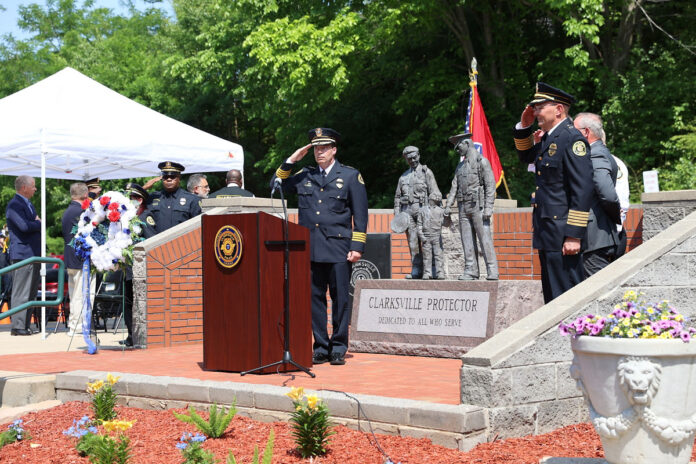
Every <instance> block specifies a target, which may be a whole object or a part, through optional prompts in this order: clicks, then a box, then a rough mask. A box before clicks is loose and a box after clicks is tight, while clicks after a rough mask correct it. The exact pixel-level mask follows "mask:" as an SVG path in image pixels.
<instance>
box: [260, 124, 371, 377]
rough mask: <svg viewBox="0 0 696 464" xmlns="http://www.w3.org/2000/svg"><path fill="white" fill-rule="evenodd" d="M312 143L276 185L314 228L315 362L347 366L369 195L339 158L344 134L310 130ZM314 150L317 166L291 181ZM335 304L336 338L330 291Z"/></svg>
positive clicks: (285, 165) (289, 163)
mask: <svg viewBox="0 0 696 464" xmlns="http://www.w3.org/2000/svg"><path fill="white" fill-rule="evenodd" d="M309 139H310V141H311V143H309V144H308V145H305V146H304V147H302V148H298V149H297V150H296V151H295V152H294V153H293V154H292V155H290V157H289V158H288V159H287V160H285V162H284V163H283V164H282V165H281V166H280V167H279V168H278V169H277V170H276V172H275V175H274V176H273V179H272V180H271V186H274V185H276V179H282V188H283V192H288V193H290V192H295V193H297V196H298V211H299V223H300V225H302V226H304V227H307V228H308V229H309V235H310V242H309V243H310V254H311V258H310V260H311V264H310V266H311V280H312V332H313V333H314V346H313V350H314V354H313V356H312V362H313V363H314V364H322V363H325V362H327V361H329V362H331V364H333V365H341V364H345V355H346V351H347V350H348V326H349V324H350V315H351V308H350V306H349V304H348V301H349V297H350V294H349V292H350V276H351V270H352V264H353V263H355V262H357V261H358V260H359V259H360V258H361V256H362V254H363V252H364V251H365V242H366V241H367V218H368V214H367V191H366V190H365V182H363V178H362V175H360V172H358V170H357V169H355V168H352V167H350V166H346V165H344V164H341V163H340V162H339V161H338V160H337V159H336V151H337V148H336V146H337V145H338V143H339V141H340V134H339V133H338V132H336V131H335V130H333V129H329V128H323V127H321V128H316V129H312V130H310V131H309ZM312 147H314V159H315V160H316V162H317V166H311V167H304V168H302V169H300V170H299V171H298V172H297V173H295V175H293V176H290V173H291V171H292V169H293V166H294V165H295V163H297V162H299V161H300V160H302V158H304V157H305V155H306V154H307V153H308V152H309V149H310V148H312ZM327 288H328V291H329V294H330V295H331V301H332V304H333V307H332V311H331V315H332V319H333V321H332V322H333V333H332V335H331V337H329V335H328V331H327V313H326V306H327V302H326V291H327Z"/></svg>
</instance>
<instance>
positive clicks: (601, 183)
mask: <svg viewBox="0 0 696 464" xmlns="http://www.w3.org/2000/svg"><path fill="white" fill-rule="evenodd" d="M573 125H574V126H575V128H576V129H577V130H579V131H580V133H581V134H582V135H583V136H584V137H585V138H586V139H587V141H588V142H589V144H590V157H591V159H592V180H593V183H594V186H595V192H596V193H597V195H596V201H595V202H594V204H593V205H592V208H591V209H590V218H589V220H588V222H587V235H586V238H587V247H586V248H585V251H584V252H583V255H582V259H583V268H584V272H585V278H587V277H589V276H591V275H592V274H594V273H596V272H598V271H599V270H601V269H603V268H604V267H606V266H607V265H608V264H609V263H611V262H612V261H614V260H615V259H616V258H617V257H618V255H619V254H618V245H619V243H620V239H619V233H618V231H617V229H616V225H617V224H621V204H620V202H619V196H618V195H617V193H616V176H617V173H618V170H619V167H618V165H617V164H616V161H614V157H612V156H611V153H610V152H609V149H608V148H607V146H606V145H604V142H602V135H603V133H604V128H603V127H602V119H601V118H600V117H599V115H597V114H594V113H580V114H578V115H577V116H576V117H575V120H574V121H573Z"/></svg>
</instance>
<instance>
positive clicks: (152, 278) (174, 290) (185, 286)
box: [146, 228, 203, 348]
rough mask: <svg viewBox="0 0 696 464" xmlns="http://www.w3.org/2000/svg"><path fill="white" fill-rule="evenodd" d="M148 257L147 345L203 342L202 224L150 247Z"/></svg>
mask: <svg viewBox="0 0 696 464" xmlns="http://www.w3.org/2000/svg"><path fill="white" fill-rule="evenodd" d="M146 260H147V264H146V265H147V346H148V348H150V347H158V346H172V345H178V344H182V343H202V342H203V290H202V285H203V277H202V261H201V230H200V228H198V229H196V230H193V231H191V232H188V233H185V234H184V235H181V236H179V237H177V238H175V239H173V240H171V241H169V242H167V243H166V244H163V245H161V246H159V247H158V248H155V249H153V250H150V251H149V252H148V253H147V255H146Z"/></svg>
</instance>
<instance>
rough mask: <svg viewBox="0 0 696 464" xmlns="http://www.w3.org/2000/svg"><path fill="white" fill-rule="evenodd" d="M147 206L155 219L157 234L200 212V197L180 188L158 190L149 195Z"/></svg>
mask: <svg viewBox="0 0 696 464" xmlns="http://www.w3.org/2000/svg"><path fill="white" fill-rule="evenodd" d="M147 208H148V209H149V210H150V213H152V217H153V218H154V219H155V231H156V232H157V233H158V234H159V233H160V232H164V231H165V230H167V229H170V228H172V227H174V226H175V225H177V224H181V223H182V222H184V221H188V220H189V219H191V218H192V217H194V216H197V215H199V214H201V198H200V197H199V196H198V195H194V194H192V193H189V192H187V191H186V190H183V189H181V188H179V189H177V190H175V191H174V192H171V193H170V192H166V191H159V192H155V193H153V194H152V195H150V199H149V202H148V204H147Z"/></svg>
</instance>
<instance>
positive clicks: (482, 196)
mask: <svg viewBox="0 0 696 464" xmlns="http://www.w3.org/2000/svg"><path fill="white" fill-rule="evenodd" d="M449 141H450V142H451V143H452V144H453V145H454V149H455V151H456V152H457V153H458V154H459V156H460V157H461V162H460V163H459V164H458V165H457V169H456V170H455V173H454V179H452V187H451V188H450V192H449V194H448V195H447V204H446V206H445V214H446V215H449V214H450V208H451V207H452V205H453V204H454V200H457V206H458V208H459V231H460V234H461V239H462V247H463V248H464V273H463V274H462V275H460V276H459V280H477V279H478V278H479V275H480V274H479V265H478V246H477V244H476V238H477V237H478V241H479V242H480V243H481V251H482V252H483V259H484V260H485V262H486V279H487V280H498V260H497V258H496V256H495V249H494V248H493V233H492V231H491V216H493V203H494V202H495V178H494V176H493V170H492V169H491V165H490V163H489V162H488V160H487V159H486V158H484V157H483V156H482V155H481V153H479V151H478V150H477V149H476V147H474V142H473V140H471V134H469V133H466V134H459V135H454V136H452V137H450V138H449Z"/></svg>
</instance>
